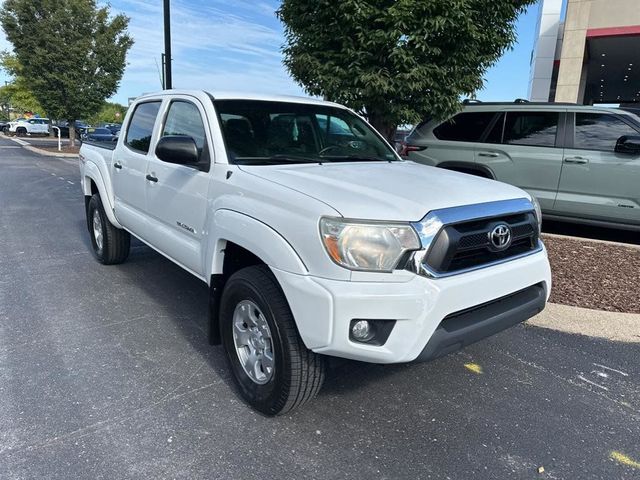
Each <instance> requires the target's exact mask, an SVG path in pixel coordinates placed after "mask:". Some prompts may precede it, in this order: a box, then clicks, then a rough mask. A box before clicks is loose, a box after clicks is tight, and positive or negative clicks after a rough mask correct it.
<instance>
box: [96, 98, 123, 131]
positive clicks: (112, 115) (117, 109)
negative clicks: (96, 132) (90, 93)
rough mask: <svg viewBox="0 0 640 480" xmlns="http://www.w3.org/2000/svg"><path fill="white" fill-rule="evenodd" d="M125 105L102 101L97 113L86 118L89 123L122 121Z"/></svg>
mask: <svg viewBox="0 0 640 480" xmlns="http://www.w3.org/2000/svg"><path fill="white" fill-rule="evenodd" d="M126 113H127V107H125V106H123V105H120V104H119V103H111V102H104V104H103V105H102V108H101V109H100V111H99V112H98V113H96V114H95V115H92V116H91V117H89V118H88V120H89V123H90V124H91V125H98V124H100V123H122V120H123V119H124V115H125V114H126Z"/></svg>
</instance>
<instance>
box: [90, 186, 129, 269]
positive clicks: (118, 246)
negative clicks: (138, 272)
mask: <svg viewBox="0 0 640 480" xmlns="http://www.w3.org/2000/svg"><path fill="white" fill-rule="evenodd" d="M87 226H88V227H89V233H90V234H91V246H92V247H93V253H94V255H95V256H96V258H97V259H98V261H99V262H100V263H103V264H105V265H115V264H118V263H122V262H124V261H125V260H126V259H127V257H128V256H129V250H130V248H131V235H130V234H129V232H127V231H125V230H121V229H119V228H117V227H115V226H114V225H113V224H112V223H111V222H110V221H109V217H107V214H106V213H105V211H104V207H103V206H102V201H101V200H100V195H98V194H97V193H96V194H95V195H94V196H93V197H91V200H90V201H89V208H88V209H87Z"/></svg>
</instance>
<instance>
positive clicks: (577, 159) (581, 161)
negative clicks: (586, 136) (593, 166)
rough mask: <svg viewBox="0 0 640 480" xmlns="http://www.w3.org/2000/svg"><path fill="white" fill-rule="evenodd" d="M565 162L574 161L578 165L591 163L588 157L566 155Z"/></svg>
mask: <svg viewBox="0 0 640 480" xmlns="http://www.w3.org/2000/svg"><path fill="white" fill-rule="evenodd" d="M564 163H573V164H577V165H584V164H585V163H589V159H588V158H584V157H566V158H565V159H564Z"/></svg>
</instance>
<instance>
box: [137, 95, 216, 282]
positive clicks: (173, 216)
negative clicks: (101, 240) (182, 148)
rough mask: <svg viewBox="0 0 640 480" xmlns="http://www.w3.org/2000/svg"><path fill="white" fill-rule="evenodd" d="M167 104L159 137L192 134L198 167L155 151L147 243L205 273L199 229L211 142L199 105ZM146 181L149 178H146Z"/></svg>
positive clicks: (181, 100)
mask: <svg viewBox="0 0 640 480" xmlns="http://www.w3.org/2000/svg"><path fill="white" fill-rule="evenodd" d="M172 98H173V99H172V101H171V102H169V103H167V104H166V108H165V112H164V115H163V117H164V121H163V124H162V125H161V128H160V136H159V138H161V137H163V136H167V135H184V136H189V137H191V138H192V139H193V140H194V141H195V143H196V146H197V147H198V152H199V154H200V161H199V163H198V164H197V165H177V164H173V163H168V162H164V161H162V160H160V159H159V158H158V157H157V156H156V155H155V154H153V153H152V154H151V155H150V157H149V164H148V166H147V178H148V179H147V180H146V191H147V205H148V212H149V224H150V230H151V236H150V238H149V242H150V243H151V245H152V246H153V247H154V248H157V249H158V250H160V251H161V252H163V253H164V254H166V255H168V256H169V257H170V258H172V259H173V260H174V261H176V262H178V263H179V264H181V265H182V266H183V267H185V268H187V269H188V270H191V271H192V272H193V273H195V274H197V275H200V276H202V275H204V272H205V270H206V269H205V266H204V256H203V251H202V245H203V243H204V229H205V222H206V214H207V201H208V186H209V173H208V172H209V170H210V168H211V164H212V162H211V156H210V155H211V154H210V152H211V149H210V148H211V146H210V145H209V140H208V138H207V133H206V132H208V131H209V130H208V127H205V126H206V125H208V122H207V121H206V114H205V111H204V108H203V107H202V105H201V104H200V103H199V101H198V100H197V99H195V98H192V97H189V96H177V97H172ZM149 179H151V180H149Z"/></svg>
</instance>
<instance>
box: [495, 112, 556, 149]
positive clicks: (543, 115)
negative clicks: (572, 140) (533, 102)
mask: <svg viewBox="0 0 640 480" xmlns="http://www.w3.org/2000/svg"><path fill="white" fill-rule="evenodd" d="M559 116H560V114H559V113H558V112H507V119H506V121H505V125H504V138H503V141H502V143H506V144H510V145H529V146H532V147H553V146H555V144H556V134H557V133H558V118H559Z"/></svg>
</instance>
